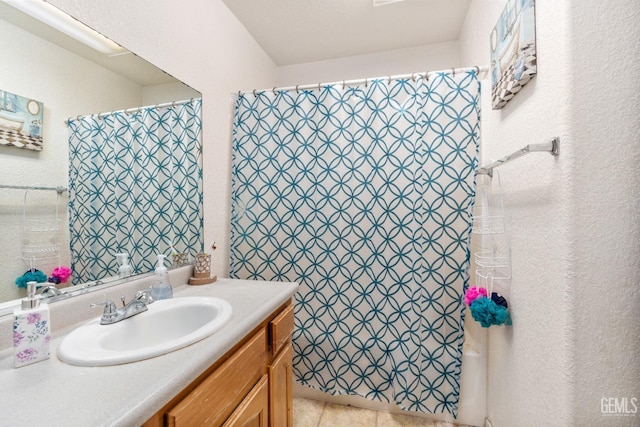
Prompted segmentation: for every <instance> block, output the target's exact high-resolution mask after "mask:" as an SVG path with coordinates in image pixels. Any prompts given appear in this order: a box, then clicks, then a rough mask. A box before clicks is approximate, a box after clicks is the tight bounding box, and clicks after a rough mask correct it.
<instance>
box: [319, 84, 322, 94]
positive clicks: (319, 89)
mask: <svg viewBox="0 0 640 427" xmlns="http://www.w3.org/2000/svg"><path fill="white" fill-rule="evenodd" d="M321 84H322V83H318V92H320V85H321Z"/></svg>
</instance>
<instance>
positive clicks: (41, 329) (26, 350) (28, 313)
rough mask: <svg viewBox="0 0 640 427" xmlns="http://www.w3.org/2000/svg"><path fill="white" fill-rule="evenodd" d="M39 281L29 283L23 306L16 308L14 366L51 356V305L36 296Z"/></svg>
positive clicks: (17, 366)
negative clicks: (41, 302) (41, 301)
mask: <svg viewBox="0 0 640 427" xmlns="http://www.w3.org/2000/svg"><path fill="white" fill-rule="evenodd" d="M36 286H38V282H28V283H27V298H25V299H23V300H22V307H21V308H17V309H15V310H14V312H13V314H14V322H13V349H14V366H15V367H16V368H19V367H21V366H25V365H29V364H31V363H35V362H39V361H41V360H46V359H48V358H49V343H50V341H51V331H50V323H49V306H48V304H40V298H39V297H38V296H36Z"/></svg>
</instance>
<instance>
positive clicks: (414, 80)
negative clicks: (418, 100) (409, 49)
mask: <svg viewBox="0 0 640 427" xmlns="http://www.w3.org/2000/svg"><path fill="white" fill-rule="evenodd" d="M411 80H412V81H413V82H414V83H415V82H416V75H415V74H413V73H411Z"/></svg>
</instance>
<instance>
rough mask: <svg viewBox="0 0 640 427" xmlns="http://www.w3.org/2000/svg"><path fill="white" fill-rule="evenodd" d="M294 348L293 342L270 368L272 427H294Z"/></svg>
mask: <svg viewBox="0 0 640 427" xmlns="http://www.w3.org/2000/svg"><path fill="white" fill-rule="evenodd" d="M292 364H293V347H292V346H291V341H289V343H288V345H286V346H285V347H284V348H283V349H282V351H281V352H280V354H279V355H278V357H276V358H275V360H274V361H273V363H272V364H271V366H269V378H270V381H269V396H270V399H271V400H270V404H269V410H270V411H269V412H270V414H271V419H270V421H271V422H270V426H271V427H292V426H293V408H292V405H293V393H292V391H293V382H292V381H293V376H292V375H293V371H292Z"/></svg>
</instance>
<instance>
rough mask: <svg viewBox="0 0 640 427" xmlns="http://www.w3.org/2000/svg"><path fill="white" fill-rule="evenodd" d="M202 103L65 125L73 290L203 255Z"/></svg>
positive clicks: (198, 101) (79, 118)
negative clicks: (124, 257)
mask: <svg viewBox="0 0 640 427" xmlns="http://www.w3.org/2000/svg"><path fill="white" fill-rule="evenodd" d="M200 110H201V100H200V99H194V100H192V101H191V102H187V103H185V104H180V105H178V104H176V105H174V106H169V107H160V108H155V107H145V108H143V109H141V110H140V111H137V112H135V113H128V114H125V113H123V112H115V113H112V114H108V115H106V116H104V117H100V118H98V117H97V116H96V115H94V116H84V117H78V118H75V119H70V120H69V122H68V125H69V132H70V137H69V214H70V215H69V217H70V230H71V255H72V269H73V283H74V284H78V283H84V282H87V281H93V280H97V279H102V278H104V277H106V276H112V275H117V274H118V263H117V261H116V257H115V255H116V254H117V253H122V252H127V253H129V254H130V260H131V264H132V266H133V269H134V273H135V274H137V273H146V272H149V271H152V270H153V268H154V265H155V261H156V254H159V253H162V254H169V252H170V245H171V244H173V246H174V248H175V250H176V251H178V252H186V253H190V254H191V255H194V254H195V253H196V252H199V251H201V250H202V245H203V238H204V237H203V235H202V222H203V218H202V148H201V129H202V122H201V119H200Z"/></svg>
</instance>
